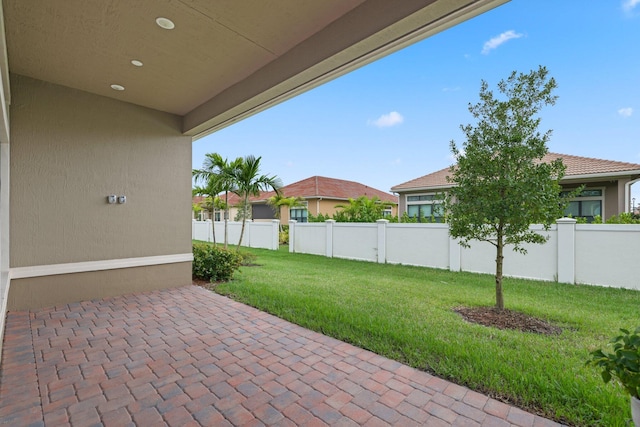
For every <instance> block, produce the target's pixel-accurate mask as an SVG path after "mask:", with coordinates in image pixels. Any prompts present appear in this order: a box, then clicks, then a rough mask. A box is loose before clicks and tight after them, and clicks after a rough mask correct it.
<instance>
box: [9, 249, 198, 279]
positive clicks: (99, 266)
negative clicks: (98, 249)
mask: <svg viewBox="0 0 640 427" xmlns="http://www.w3.org/2000/svg"><path fill="white" fill-rule="evenodd" d="M191 261H193V253H186V254H174V255H159V256H150V257H138V258H122V259H108V260H103V261H87V262H72V263H67V264H50V265H34V266H29V267H15V268H12V269H10V270H9V277H10V278H11V279H26V278H29V277H42V276H54V275H57V274H70V273H84V272H89V271H101V270H116V269H120V268H131V267H146V266H149V265H160V264H174V263H179V262H191Z"/></svg>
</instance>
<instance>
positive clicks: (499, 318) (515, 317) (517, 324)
mask: <svg viewBox="0 0 640 427" xmlns="http://www.w3.org/2000/svg"><path fill="white" fill-rule="evenodd" d="M454 311H455V312H456V313H458V314H460V315H461V316H462V317H463V318H464V319H465V320H466V321H467V322H470V323H477V324H480V325H484V326H492V327H494V328H498V329H514V330H518V331H522V332H533V333H536V334H543V335H559V334H560V333H562V328H560V327H558V326H555V325H552V324H551V323H549V322H547V321H545V320H542V319H538V318H537V317H533V316H529V315H526V314H524V313H520V312H518V311H513V310H508V309H504V310H499V309H497V308H495V307H457V308H455V309H454Z"/></svg>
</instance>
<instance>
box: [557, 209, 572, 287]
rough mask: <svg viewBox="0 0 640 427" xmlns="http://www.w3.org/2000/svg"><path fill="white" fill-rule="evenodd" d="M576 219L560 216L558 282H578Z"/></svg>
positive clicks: (558, 223)
mask: <svg viewBox="0 0 640 427" xmlns="http://www.w3.org/2000/svg"><path fill="white" fill-rule="evenodd" d="M576 222H577V221H576V220H575V219H573V218H560V219H559V220H557V221H556V224H557V225H558V282H560V283H571V284H574V283H575V282H576Z"/></svg>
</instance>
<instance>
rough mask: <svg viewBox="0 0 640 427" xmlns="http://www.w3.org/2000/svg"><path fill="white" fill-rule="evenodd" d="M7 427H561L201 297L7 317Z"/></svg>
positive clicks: (3, 390)
mask: <svg viewBox="0 0 640 427" xmlns="http://www.w3.org/2000/svg"><path fill="white" fill-rule="evenodd" d="M0 375H1V376H0V424H6V425H19V426H27V425H31V426H39V425H47V426H64V425H73V426H99V425H103V426H127V425H139V426H160V425H171V426H191V425H193V426H196V425H204V426H230V425H235V426H261V425H276V426H324V425H330V426H358V425H364V426H383V425H398V426H412V425H420V426H449V425H454V426H527V427H530V426H555V425H558V424H556V423H553V422H551V421H549V420H546V419H544V418H541V417H539V416H536V415H532V414H530V413H527V412H525V411H522V410H520V409H518V408H514V407H511V406H509V405H505V404H504V403H501V402H498V401H496V400H493V399H490V398H488V397H486V396H484V395H482V394H479V393H476V392H474V391H471V390H469V389H467V388H464V387H461V386H458V385H455V384H452V383H449V382H447V381H444V380H442V379H440V378H437V377H434V376H432V375H429V374H427V373H425V372H421V371H418V370H415V369H413V368H410V367H408V366H406V365H402V364H400V363H397V362H394V361H392V360H389V359H386V358H384V357H380V356H378V355H375V354H373V353H371V352H369V351H365V350H362V349H360V348H357V347H354V346H352V345H349V344H346V343H344V342H341V341H338V340H335V339H332V338H328V337H326V336H324V335H321V334H318V333H315V332H312V331H309V330H307V329H304V328H301V327H299V326H296V325H293V324H291V323H289V322H286V321H284V320H281V319H278V318H277V317H274V316H271V315H269V314H266V313H263V312H261V311H258V310H256V309H253V308H251V307H248V306H246V305H243V304H240V303H237V302H234V301H232V300H229V299H227V298H225V297H222V296H219V295H216V294H214V293H212V292H209V291H207V290H205V289H202V288H199V287H196V286H186V287H182V288H176V289H170V290H165V291H158V292H150V293H144V294H136V295H129V296H124V297H118V298H108V299H104V300H95V301H87V302H82V303H75V304H69V305H66V306H61V307H55V308H49V309H44V310H39V311H32V312H11V313H9V315H8V318H7V325H6V334H5V340H4V349H3V358H2V365H1V371H0Z"/></svg>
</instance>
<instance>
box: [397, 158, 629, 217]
mask: <svg viewBox="0 0 640 427" xmlns="http://www.w3.org/2000/svg"><path fill="white" fill-rule="evenodd" d="M558 158H561V159H562V161H563V163H564V165H565V166H566V171H565V176H564V178H563V179H562V180H561V181H560V184H561V185H562V187H563V188H564V189H565V190H573V189H576V188H578V187H580V186H584V190H583V192H582V194H581V195H580V196H579V197H578V198H576V199H573V200H572V201H571V202H570V203H569V207H568V210H567V212H566V213H567V214H571V216H573V217H584V218H587V219H588V220H590V221H591V220H593V218H594V217H595V216H597V215H599V216H600V217H601V218H602V219H603V220H606V219H608V218H610V217H612V216H613V215H619V214H620V213H622V212H631V209H632V206H631V203H632V201H631V185H632V184H634V183H635V182H638V181H640V164H637V163H628V162H618V161H613V160H602V159H593V158H588V157H580V156H572V155H569V154H558V153H548V154H547V155H546V156H545V157H544V159H543V161H545V162H550V161H553V160H555V159H558ZM448 175H449V168H444V169H441V170H439V171H436V172H433V173H430V174H428V175H424V176H421V177H419V178H416V179H413V180H411V181H407V182H405V183H402V184H398V185H396V186H394V187H392V188H391V191H393V192H394V193H398V195H399V209H400V215H402V214H403V213H404V212H407V214H408V215H409V216H413V215H415V214H416V212H420V211H421V210H422V209H426V210H427V211H429V212H430V211H431V210H432V209H436V206H437V204H438V203H439V202H438V200H437V198H436V197H434V196H436V195H437V194H441V193H446V192H447V190H448V189H449V188H451V184H450V183H449V182H448V181H447V176H448ZM639 185H640V184H639Z"/></svg>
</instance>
